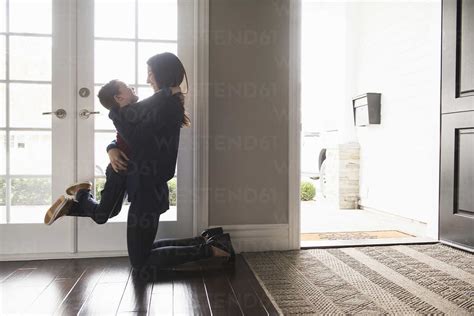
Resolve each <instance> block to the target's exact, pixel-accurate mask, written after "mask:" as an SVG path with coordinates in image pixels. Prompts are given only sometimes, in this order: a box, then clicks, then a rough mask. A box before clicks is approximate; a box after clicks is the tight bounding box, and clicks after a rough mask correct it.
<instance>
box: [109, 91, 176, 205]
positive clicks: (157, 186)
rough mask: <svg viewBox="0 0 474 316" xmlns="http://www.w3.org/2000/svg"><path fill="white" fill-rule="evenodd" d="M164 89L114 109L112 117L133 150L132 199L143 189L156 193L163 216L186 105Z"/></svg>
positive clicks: (129, 181)
mask: <svg viewBox="0 0 474 316" xmlns="http://www.w3.org/2000/svg"><path fill="white" fill-rule="evenodd" d="M167 92H168V91H166V90H160V91H159V92H157V93H155V94H154V95H152V96H151V97H149V98H147V99H144V100H142V101H140V102H138V103H136V104H131V105H127V106H125V107H122V108H119V107H112V108H111V110H110V112H109V118H110V119H111V120H112V121H113V123H114V125H115V128H116V129H117V132H118V133H119V134H120V135H121V136H122V138H123V139H124V140H125V142H126V143H127V144H128V146H129V148H130V156H129V158H130V160H129V161H128V170H127V193H128V200H129V201H133V200H134V196H135V194H136V192H137V191H138V190H140V193H141V196H143V194H145V195H146V194H152V195H153V198H154V199H153V200H156V201H158V204H159V205H155V206H154V207H156V208H158V209H157V211H159V212H160V213H163V212H165V211H166V210H167V209H169V192H168V184H167V181H168V180H170V179H172V178H173V177H174V173H175V167H176V160H177V156H178V148H179V136H180V131H181V124H182V121H183V117H184V106H183V105H182V103H181V101H180V98H179V96H178V95H173V96H170V95H169V93H167Z"/></svg>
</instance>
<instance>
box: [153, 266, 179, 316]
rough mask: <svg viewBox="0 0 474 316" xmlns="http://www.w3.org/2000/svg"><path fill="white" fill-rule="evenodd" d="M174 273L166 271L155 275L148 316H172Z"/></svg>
mask: <svg viewBox="0 0 474 316" xmlns="http://www.w3.org/2000/svg"><path fill="white" fill-rule="evenodd" d="M175 274H176V272H174V271H166V272H162V273H159V274H157V276H156V278H155V279H154V280H153V288H152V294H151V302H150V310H149V314H150V315H160V316H161V315H163V316H171V315H173V278H174V277H175Z"/></svg>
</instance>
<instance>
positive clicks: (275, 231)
mask: <svg viewBox="0 0 474 316" xmlns="http://www.w3.org/2000/svg"><path fill="white" fill-rule="evenodd" d="M210 227H217V226H210ZM221 227H222V229H223V230H224V232H226V233H229V234H230V236H231V239H232V245H233V246H234V249H235V252H236V253H241V252H246V251H248V252H253V251H270V250H288V249H290V248H289V245H288V237H289V235H288V224H268V225H264V224H262V225H260V224H256V225H221ZM124 256H125V257H126V256H128V252H127V251H126V250H125V251H89V252H77V253H64V252H57V253H34V254H11V255H0V261H18V260H46V259H80V258H99V257H124Z"/></svg>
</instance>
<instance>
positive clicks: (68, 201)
mask: <svg viewBox="0 0 474 316" xmlns="http://www.w3.org/2000/svg"><path fill="white" fill-rule="evenodd" d="M81 189H86V190H91V189H92V183H91V182H90V181H87V182H78V183H74V184H73V185H71V186H69V187H68V188H67V189H66V194H67V195H61V196H60V197H59V198H58V199H57V200H56V201H55V202H54V203H53V205H51V207H50V208H49V209H48V210H47V211H46V214H45V215H44V223H45V224H46V225H51V224H52V223H54V221H56V220H57V219H58V218H60V217H62V216H65V215H67V214H68V213H69V210H70V209H71V206H72V204H73V203H74V200H75V199H76V193H77V191H79V190H81Z"/></svg>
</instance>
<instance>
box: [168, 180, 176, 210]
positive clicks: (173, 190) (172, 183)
mask: <svg viewBox="0 0 474 316" xmlns="http://www.w3.org/2000/svg"><path fill="white" fill-rule="evenodd" d="M168 190H169V192H170V206H171V205H176V177H175V178H172V179H170V180H169V181H168Z"/></svg>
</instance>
